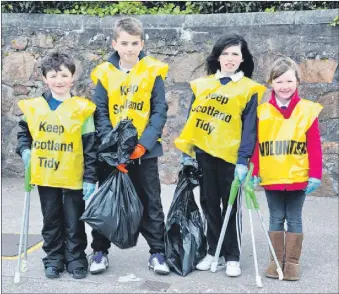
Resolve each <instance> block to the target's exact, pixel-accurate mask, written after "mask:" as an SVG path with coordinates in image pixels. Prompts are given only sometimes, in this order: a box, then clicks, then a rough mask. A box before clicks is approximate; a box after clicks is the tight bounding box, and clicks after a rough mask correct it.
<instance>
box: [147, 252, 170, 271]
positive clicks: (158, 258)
mask: <svg viewBox="0 0 339 294" xmlns="http://www.w3.org/2000/svg"><path fill="white" fill-rule="evenodd" d="M148 268H149V269H152V270H154V271H155V272H156V273H157V274H159V275H168V274H169V273H170V269H169V267H168V265H167V262H166V259H165V256H164V255H163V254H161V253H154V254H152V255H151V257H150V258H149V261H148Z"/></svg>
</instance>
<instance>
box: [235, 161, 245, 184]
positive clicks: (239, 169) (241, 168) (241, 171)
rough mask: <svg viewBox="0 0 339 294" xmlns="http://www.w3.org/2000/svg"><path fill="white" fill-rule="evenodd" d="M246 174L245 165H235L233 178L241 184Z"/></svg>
mask: <svg viewBox="0 0 339 294" xmlns="http://www.w3.org/2000/svg"><path fill="white" fill-rule="evenodd" d="M247 173H248V167H247V166H246V165H244V164H236V165H235V170H234V177H237V178H238V179H239V181H240V182H241V183H242V182H243V181H244V180H245V178H246V175H247Z"/></svg>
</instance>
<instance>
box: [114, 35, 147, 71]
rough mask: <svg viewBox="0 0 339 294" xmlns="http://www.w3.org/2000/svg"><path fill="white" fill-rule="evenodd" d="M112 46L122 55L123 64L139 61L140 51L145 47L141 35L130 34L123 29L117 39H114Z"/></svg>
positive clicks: (132, 63)
mask: <svg viewBox="0 0 339 294" xmlns="http://www.w3.org/2000/svg"><path fill="white" fill-rule="evenodd" d="M112 46H113V48H114V50H115V51H117V52H118V54H119V56H120V62H121V65H124V64H125V65H134V64H136V63H137V61H138V56H139V54H140V51H141V50H142V48H143V47H144V41H143V40H141V38H140V36H134V35H130V34H129V33H126V32H124V31H121V32H120V33H119V35H118V37H117V39H116V40H113V41H112Z"/></svg>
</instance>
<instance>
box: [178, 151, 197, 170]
mask: <svg viewBox="0 0 339 294" xmlns="http://www.w3.org/2000/svg"><path fill="white" fill-rule="evenodd" d="M180 163H181V164H182V166H183V167H185V166H189V167H194V168H195V169H198V161H197V160H196V159H195V158H192V157H191V156H189V155H188V154H186V153H182V155H181V157H180Z"/></svg>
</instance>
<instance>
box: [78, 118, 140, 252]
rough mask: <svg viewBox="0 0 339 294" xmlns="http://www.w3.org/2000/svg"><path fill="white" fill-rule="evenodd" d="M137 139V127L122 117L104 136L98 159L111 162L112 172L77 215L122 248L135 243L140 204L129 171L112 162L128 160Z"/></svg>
mask: <svg viewBox="0 0 339 294" xmlns="http://www.w3.org/2000/svg"><path fill="white" fill-rule="evenodd" d="M137 140H138V137H137V131H136V129H135V127H134V126H133V124H132V122H131V121H129V120H123V121H121V122H120V123H119V124H118V125H117V126H116V127H115V128H114V129H113V130H112V131H111V132H110V133H109V134H108V135H107V136H106V138H104V140H103V142H102V144H101V145H100V146H99V159H100V160H101V161H105V162H107V163H108V164H109V165H111V166H112V173H111V174H110V176H109V177H108V178H107V179H106V181H105V182H104V183H103V184H102V185H101V186H100V188H99V190H98V191H97V192H96V193H95V194H94V195H93V196H92V198H91V201H90V203H89V204H88V206H87V207H86V210H85V212H84V213H83V215H82V217H81V218H80V220H82V221H85V222H86V223H88V224H89V225H90V226H91V227H92V228H93V229H95V230H97V231H98V232H99V233H101V234H102V235H104V236H105V237H106V238H107V239H109V240H110V241H111V242H112V243H113V244H115V245H116V246H117V247H119V248H121V249H126V248H130V247H133V246H135V245H136V244H137V241H138V236H139V227H140V223H141V219H142V215H143V206H142V203H141V201H140V199H139V197H138V195H137V193H136V191H135V188H134V186H133V183H132V181H131V179H130V177H129V176H128V174H125V173H122V172H120V171H119V170H117V169H116V168H114V167H113V166H116V165H118V164H120V163H127V162H128V159H129V157H130V154H131V153H132V152H133V150H134V147H135V146H136V144H137Z"/></svg>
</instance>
